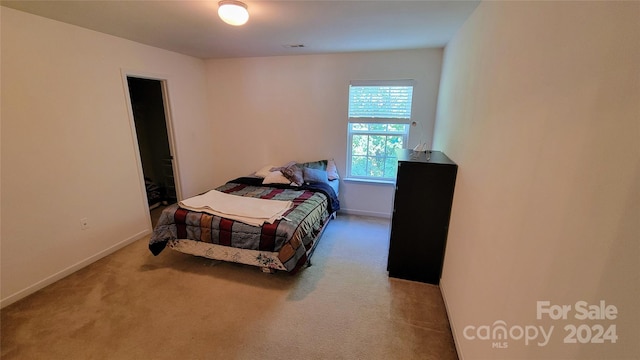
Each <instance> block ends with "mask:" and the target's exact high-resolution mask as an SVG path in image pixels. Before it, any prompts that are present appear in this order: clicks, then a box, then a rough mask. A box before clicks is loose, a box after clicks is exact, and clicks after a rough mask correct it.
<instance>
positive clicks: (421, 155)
mask: <svg viewBox="0 0 640 360" xmlns="http://www.w3.org/2000/svg"><path fill="white" fill-rule="evenodd" d="M396 155H397V156H398V161H404V162H423V163H430V164H444V165H456V163H454V162H453V161H452V160H451V159H449V158H448V157H447V155H445V154H444V153H443V152H442V151H433V150H428V151H413V150H411V149H400V150H397V151H396Z"/></svg>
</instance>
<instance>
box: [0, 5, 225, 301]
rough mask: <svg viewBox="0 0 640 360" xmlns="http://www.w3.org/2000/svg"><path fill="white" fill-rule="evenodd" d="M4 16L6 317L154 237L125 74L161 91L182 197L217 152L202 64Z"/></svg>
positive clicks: (207, 179)
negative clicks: (161, 82) (148, 80)
mask: <svg viewBox="0 0 640 360" xmlns="http://www.w3.org/2000/svg"><path fill="white" fill-rule="evenodd" d="M0 9H1V20H2V22H1V26H2V29H1V36H2V38H1V40H2V43H1V44H2V55H1V56H2V58H1V61H2V69H1V70H2V88H1V89H2V113H1V115H2V139H1V145H2V148H1V155H2V159H1V161H2V179H1V185H2V190H1V191H2V206H1V212H2V232H1V238H2V244H1V246H2V266H1V270H2V287H1V299H2V305H3V306H5V305H7V304H9V303H11V302H13V301H16V300H18V299H20V298H21V297H24V296H26V295H28V294H30V293H32V292H34V291H36V290H38V289H39V288H42V287H44V286H45V285H47V284H49V283H51V282H53V281H55V280H57V279H59V278H61V277H63V276H65V275H67V274H69V273H71V272H72V271H74V270H77V269H78V268H80V267H82V266H84V265H86V264H88V263H90V262H92V261H94V260H96V259H98V258H99V257H101V256H104V255H106V254H107V253H109V252H111V251H113V250H115V249H117V248H118V247H120V246H123V245H125V244H127V243H128V242H130V241H133V240H135V239H138V238H140V237H141V236H143V235H145V234H147V233H149V231H150V223H149V214H148V212H147V211H146V208H145V200H144V199H145V197H144V196H145V195H144V192H143V189H142V187H141V183H140V175H139V172H138V171H139V164H138V162H137V159H136V152H137V148H135V147H134V135H133V133H132V130H131V124H130V119H129V113H128V108H127V104H126V98H127V96H128V95H127V94H126V92H125V86H124V84H123V78H122V74H121V70H122V69H126V70H131V71H134V72H138V73H145V74H154V75H157V76H158V77H161V78H165V79H167V80H168V90H169V97H170V105H171V112H172V114H173V123H174V131H175V137H176V141H177V145H178V146H177V157H178V161H179V164H180V169H179V171H180V174H181V175H182V177H181V182H182V189H183V195H185V196H189V195H193V194H196V193H198V192H201V191H204V190H206V189H208V188H209V187H210V186H211V179H212V177H213V170H212V169H213V166H212V161H211V159H210V158H209V157H207V156H202V155H201V154H202V153H209V154H211V153H212V152H213V151H212V150H211V149H212V145H211V144H212V142H211V136H210V135H208V134H211V132H212V131H211V126H210V122H209V119H208V117H207V115H206V112H207V109H206V105H205V103H206V101H205V100H206V96H205V92H206V86H205V77H204V74H205V63H204V61H203V60H200V59H196V58H192V57H188V56H184V55H179V54H176V53H172V52H168V51H165V50H160V49H156V48H152V47H149V46H145V45H141V44H137V43H134V42H131V41H127V40H123V39H120V38H116V37H113V36H109V35H105V34H101V33H97V32H94V31H90V30H86V29H82V28H79V27H75V26H71V25H67V24H64V23H60V22H56V21H53V20H49V19H45V18H41V17H37V16H33V15H29V14H26V13H23V12H19V11H16V10H13V9H8V8H4V7H2V8H0ZM85 217H86V218H88V220H89V225H90V228H89V229H87V230H80V219H81V218H85Z"/></svg>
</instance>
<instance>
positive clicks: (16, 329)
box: [0, 215, 457, 360]
mask: <svg viewBox="0 0 640 360" xmlns="http://www.w3.org/2000/svg"><path fill="white" fill-rule="evenodd" d="M388 236H389V221H388V220H386V219H378V218H368V217H359V216H349V215H339V216H338V217H337V219H335V220H333V221H332V222H331V223H330V224H329V225H328V226H327V228H326V230H325V233H324V235H323V237H322V239H321V240H320V243H319V245H318V247H317V248H316V252H315V254H314V256H313V258H312V264H313V265H312V266H311V267H308V268H304V269H303V270H302V271H300V272H299V273H298V274H296V275H294V276H291V275H289V274H286V273H276V274H264V273H262V272H261V271H260V269H258V268H256V267H250V266H244V265H238V264H232V263H226V262H219V261H215V260H209V259H204V258H199V257H195V256H191V255H186V254H181V253H178V252H175V251H171V250H169V249H167V250H165V251H164V252H163V253H161V254H160V255H159V256H157V257H154V256H153V255H152V254H151V253H150V252H149V251H148V250H147V241H148V238H145V239H142V240H139V241H137V242H135V243H133V244H131V245H129V246H127V247H126V248H123V249H121V250H120V251H118V252H116V253H114V254H112V255H110V256H108V257H106V258H104V259H102V260H100V261H98V262H96V263H94V264H92V265H90V266H88V267H86V268H84V269H82V270H80V271H78V272H76V273H74V274H72V275H70V276H68V277H67V278H65V279H62V280H61V281H58V282H56V283H55V284H53V285H51V286H48V287H47V288H45V289H43V290H41V291H39V292H37V293H35V294H33V295H31V296H29V297H27V298H25V299H23V300H21V301H18V302H16V303H14V304H12V305H10V306H8V307H6V308H4V309H2V311H1V314H2V316H1V333H0V338H1V343H0V346H1V354H2V359H286V358H291V359H438V360H447V359H457V355H456V351H455V346H454V343H453V338H452V336H451V331H450V328H449V323H448V320H447V315H446V311H445V307H444V303H443V301H442V297H441V294H440V289H439V288H438V287H437V286H434V285H429V284H423V283H417V282H411V281H404V280H398V279H391V278H389V277H388V275H387V272H386V262H387V250H388V242H389V240H388Z"/></svg>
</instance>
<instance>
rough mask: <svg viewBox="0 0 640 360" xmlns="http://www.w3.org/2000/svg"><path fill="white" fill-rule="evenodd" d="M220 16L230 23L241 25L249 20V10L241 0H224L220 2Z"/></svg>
mask: <svg viewBox="0 0 640 360" xmlns="http://www.w3.org/2000/svg"><path fill="white" fill-rule="evenodd" d="M218 16H220V19H222V21H224V22H226V23H227V24H229V25H233V26H240V25H244V24H245V23H246V22H247V20H249V11H247V5H245V4H244V3H242V2H240V1H233V0H223V1H220V2H219V3H218Z"/></svg>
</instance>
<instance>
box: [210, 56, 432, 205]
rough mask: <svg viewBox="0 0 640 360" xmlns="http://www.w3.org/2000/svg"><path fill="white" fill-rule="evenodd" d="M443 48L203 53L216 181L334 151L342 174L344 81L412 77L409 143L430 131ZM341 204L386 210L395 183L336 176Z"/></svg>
mask: <svg viewBox="0 0 640 360" xmlns="http://www.w3.org/2000/svg"><path fill="white" fill-rule="evenodd" d="M441 64H442V49H421V50H406V51H389V52H371V53H352V54H329V55H310V56H308V55H305V56H302V55H301V56H285V57H265V58H240V59H223V60H207V74H208V75H207V79H208V89H209V91H208V94H209V104H210V112H211V114H212V116H213V118H214V124H213V126H214V136H215V138H216V141H215V144H213V146H214V148H215V153H216V154H218V155H219V156H216V158H215V166H216V169H217V170H218V171H217V172H216V174H215V177H214V179H215V182H216V183H218V184H222V183H224V182H225V181H226V180H230V179H232V178H235V177H238V176H243V175H247V174H250V173H251V172H253V171H255V170H257V169H259V168H261V167H262V166H264V165H268V164H275V165H280V164H284V163H286V162H289V161H292V160H295V161H300V162H303V161H314V160H319V159H325V158H334V159H335V161H336V163H337V165H338V170H339V172H340V173H341V174H343V175H344V174H345V162H346V139H347V125H346V124H347V108H348V92H349V81H350V80H368V79H373V80H379V79H415V80H416V85H415V88H414V98H415V99H417V100H416V101H415V102H414V118H415V120H416V121H419V122H421V126H417V127H415V128H412V134H411V138H410V139H409V142H410V145H411V146H412V147H413V146H414V145H415V144H417V143H418V142H419V141H428V142H429V144H430V142H431V138H432V131H433V123H434V121H435V108H436V102H437V93H438V85H439V82H440V69H441ZM340 186H341V190H340V200H341V207H342V209H343V210H345V211H348V212H351V213H358V214H366V215H374V216H390V213H391V207H392V204H391V199H392V191H393V186H391V185H379V184H378V185H374V184H361V183H353V182H344V181H342V182H341V185H340Z"/></svg>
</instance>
